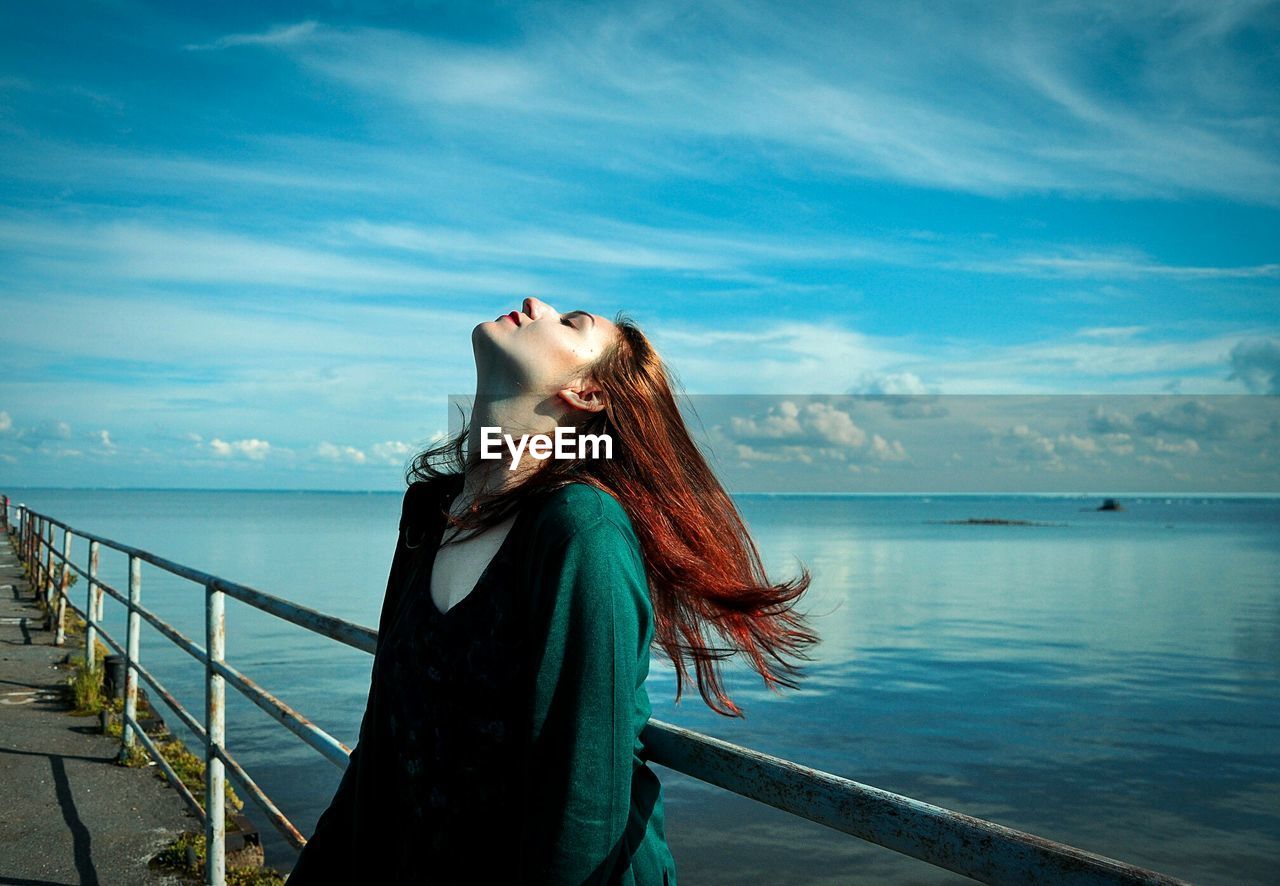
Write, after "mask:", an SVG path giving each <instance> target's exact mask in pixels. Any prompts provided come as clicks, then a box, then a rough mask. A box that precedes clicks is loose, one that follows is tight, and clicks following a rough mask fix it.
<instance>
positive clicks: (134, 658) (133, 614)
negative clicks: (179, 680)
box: [120, 554, 142, 759]
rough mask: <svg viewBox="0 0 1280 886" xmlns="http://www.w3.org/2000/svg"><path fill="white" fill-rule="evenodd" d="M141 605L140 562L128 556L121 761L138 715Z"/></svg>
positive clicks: (127, 750) (127, 751)
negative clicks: (139, 610)
mask: <svg viewBox="0 0 1280 886" xmlns="http://www.w3.org/2000/svg"><path fill="white" fill-rule="evenodd" d="M141 605H142V560H140V559H139V558H138V557H137V555H135V554H130V555H129V639H128V641H127V643H126V645H125V658H124V663H125V671H124V713H125V720H124V729H123V730H121V737H122V738H123V742H122V743H121V745H120V757H121V758H122V759H123V758H124V757H125V756H126V755H127V754H128V753H129V748H131V747H132V746H133V743H134V736H133V726H132V725H130V723H129V721H130V720H133V719H136V718H137V715H138V672H137V670H135V669H134V665H135V664H137V662H138V651H139V650H138V635H139V628H140V627H141V624H140V621H141V617H140V616H139V615H138V607H139V606H141Z"/></svg>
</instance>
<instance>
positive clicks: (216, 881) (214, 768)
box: [204, 581, 227, 886]
mask: <svg viewBox="0 0 1280 886" xmlns="http://www.w3.org/2000/svg"><path fill="white" fill-rule="evenodd" d="M225 602H226V601H225V597H224V595H223V592H222V591H220V590H219V589H218V586H217V585H216V584H215V583H214V582H212V581H211V582H209V584H207V585H206V586H205V641H206V645H205V648H206V649H207V650H208V661H207V663H206V666H205V683H206V686H205V724H204V726H205V735H206V736H207V740H206V742H205V752H204V778H205V781H204V811H205V825H204V837H205V879H204V882H205V884H206V886H225V883H226V877H227V851H226V836H227V835H226V817H225V809H224V807H223V804H224V801H225V798H226V789H225V787H224V778H225V775H224V773H223V768H222V758H220V757H219V756H218V755H217V752H218V751H220V750H222V746H223V743H224V742H225V741H226V723H225V719H224V714H225V709H224V705H225V703H226V687H225V680H224V679H223V677H222V675H221V674H219V673H217V672H216V671H214V668H213V665H214V663H215V662H217V663H219V664H221V663H222V660H223V656H224V655H225V654H226V630H227V623H226V616H225V613H224V607H225Z"/></svg>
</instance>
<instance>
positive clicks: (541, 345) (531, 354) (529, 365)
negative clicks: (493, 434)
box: [471, 298, 618, 394]
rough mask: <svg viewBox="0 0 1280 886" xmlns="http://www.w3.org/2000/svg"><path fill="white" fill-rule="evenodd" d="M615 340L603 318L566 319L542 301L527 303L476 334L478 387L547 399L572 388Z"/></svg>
mask: <svg viewBox="0 0 1280 886" xmlns="http://www.w3.org/2000/svg"><path fill="white" fill-rule="evenodd" d="M617 334H618V330H617V327H616V326H615V325H614V324H613V323H611V322H609V321H608V320H606V319H605V318H604V317H601V316H600V315H599V314H590V313H587V312H586V311H566V312H565V313H563V314H562V313H560V312H559V311H557V310H556V309H555V308H554V307H552V306H551V305H549V304H547V303H546V302H544V301H541V300H540V299H536V298H526V299H525V300H524V302H523V303H522V304H521V305H520V310H517V311H512V312H511V313H510V314H503V315H502V316H501V317H498V318H497V319H496V320H489V321H487V322H485V323H481V324H479V325H478V326H476V328H475V329H474V330H472V332H471V343H472V347H473V349H474V350H475V355H476V370H477V373H478V376H479V377H478V382H479V386H480V387H482V388H485V389H487V390H494V389H497V390H501V389H502V388H505V387H507V386H508V385H509V386H511V387H512V388H515V389H517V390H523V391H541V392H544V393H548V394H550V393H553V392H555V391H559V390H562V389H564V388H568V387H574V386H576V385H577V384H578V383H580V382H582V381H583V378H582V373H583V370H584V369H585V368H586V367H587V366H588V365H589V364H590V363H591V362H592V361H594V360H595V359H596V358H597V357H599V356H600V355H601V354H602V353H604V349H605V348H607V347H608V346H609V345H610V344H612V343H613V341H614V337H615V336H616V335H617Z"/></svg>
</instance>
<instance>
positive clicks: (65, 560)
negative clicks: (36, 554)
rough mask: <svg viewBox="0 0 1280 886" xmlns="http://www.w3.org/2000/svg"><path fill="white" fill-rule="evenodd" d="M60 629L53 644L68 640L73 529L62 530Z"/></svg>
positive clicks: (59, 596)
mask: <svg viewBox="0 0 1280 886" xmlns="http://www.w3.org/2000/svg"><path fill="white" fill-rule="evenodd" d="M57 585H58V607H57V613H58V614H57V622H58V630H57V632H56V633H55V634H54V635H53V645H54V646H62V645H63V644H65V643H66V642H67V630H66V618H67V588H68V587H70V586H71V530H70V529H63V530H62V569H61V571H60V572H59V578H58V582H57Z"/></svg>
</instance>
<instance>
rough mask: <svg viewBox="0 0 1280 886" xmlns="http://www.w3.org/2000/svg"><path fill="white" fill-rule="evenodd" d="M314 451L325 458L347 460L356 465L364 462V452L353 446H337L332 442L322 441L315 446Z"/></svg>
mask: <svg viewBox="0 0 1280 886" xmlns="http://www.w3.org/2000/svg"><path fill="white" fill-rule="evenodd" d="M316 452H317V454H318V455H319V456H320V457H321V458H327V459H329V460H331V461H349V462H351V463H352V464H357V465H362V464H364V462H365V454H364V452H363V451H361V450H359V449H356V448H355V447H354V446H337V445H334V444H333V443H329V442H324V443H321V444H320V445H319V446H318V447H316Z"/></svg>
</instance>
